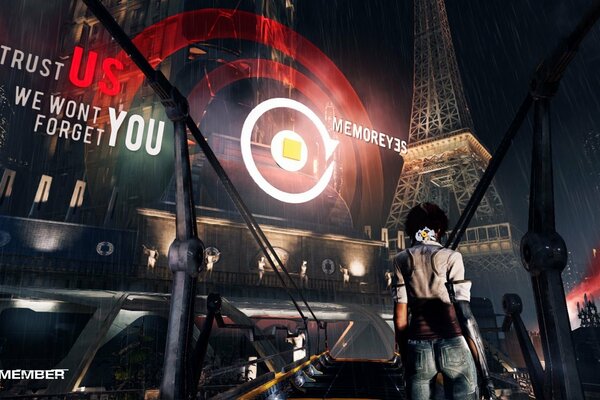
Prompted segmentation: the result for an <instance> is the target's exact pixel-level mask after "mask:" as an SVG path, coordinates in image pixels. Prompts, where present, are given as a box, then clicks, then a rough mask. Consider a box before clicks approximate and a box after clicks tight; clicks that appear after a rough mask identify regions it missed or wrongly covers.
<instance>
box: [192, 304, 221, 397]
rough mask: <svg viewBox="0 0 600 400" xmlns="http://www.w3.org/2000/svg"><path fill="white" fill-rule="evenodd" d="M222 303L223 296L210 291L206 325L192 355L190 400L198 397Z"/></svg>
mask: <svg viewBox="0 0 600 400" xmlns="http://www.w3.org/2000/svg"><path fill="white" fill-rule="evenodd" d="M221 303H222V301H221V296H220V295H219V294H217V293H210V294H209V295H208V297H207V298H206V319H205V320H204V326H203V327H202V332H200V337H198V341H197V342H196V347H195V348H194V354H193V356H192V364H193V365H192V368H191V370H190V374H191V377H190V382H191V387H190V389H191V390H190V392H189V394H188V400H193V399H195V398H196V394H197V392H198V381H199V380H200V375H202V367H203V366H204V358H205V357H206V350H207V349H208V339H210V333H211V331H212V326H213V322H214V321H215V315H216V314H217V313H220V312H221Z"/></svg>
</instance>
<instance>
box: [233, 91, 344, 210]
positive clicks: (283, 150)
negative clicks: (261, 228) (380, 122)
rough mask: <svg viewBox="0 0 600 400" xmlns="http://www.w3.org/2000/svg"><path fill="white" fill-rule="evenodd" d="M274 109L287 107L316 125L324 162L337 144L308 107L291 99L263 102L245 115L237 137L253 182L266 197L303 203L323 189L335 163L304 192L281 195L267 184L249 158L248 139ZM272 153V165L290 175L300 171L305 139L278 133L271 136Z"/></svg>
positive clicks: (249, 145) (287, 132)
mask: <svg viewBox="0 0 600 400" xmlns="http://www.w3.org/2000/svg"><path fill="white" fill-rule="evenodd" d="M275 108H290V109H292V110H295V111H298V112H299V113H302V114H304V115H305V116H306V117H307V118H308V119H309V120H310V121H311V122H312V123H313V124H314V125H315V127H316V128H317V131H318V132H319V135H320V136H321V139H322V140H323V144H324V149H325V159H326V160H329V159H330V158H331V157H332V156H333V152H334V151H335V149H336V147H337V145H338V144H339V142H338V141H337V140H334V139H332V138H331V137H329V133H328V132H327V128H326V127H325V125H324V124H323V121H321V119H319V117H318V116H317V115H316V114H315V113H314V112H313V111H312V110H311V109H310V108H308V107H306V106H305V105H304V104H302V103H299V102H297V101H295V100H292V99H285V98H275V99H269V100H266V101H263V102H262V103H260V104H259V105H257V106H256V107H255V108H254V109H253V110H252V111H250V114H248V117H247V118H246V120H245V121H244V125H243V126H242V134H241V136H240V146H241V149H242V159H243V160H244V164H245V165H246V169H247V170H248V173H249V174H250V176H251V177H252V179H253V180H254V182H256V184H257V185H258V186H259V187H260V188H261V189H262V190H264V191H265V192H266V193H267V194H269V195H270V196H272V197H274V198H276V199H277V200H280V201H283V202H286V203H293V204H298V203H306V202H307V201H310V200H312V199H314V198H315V197H317V196H318V195H319V194H321V193H322V192H323V190H325V188H326V187H327V185H328V184H329V181H330V180H331V177H332V176H333V171H334V169H335V162H334V161H332V162H331V163H330V164H329V167H327V169H326V170H325V172H324V173H323V176H321V179H319V181H318V182H317V183H316V184H315V186H313V187H312V188H310V189H309V190H307V191H305V192H301V193H289V192H284V191H283V190H280V189H277V188H276V187H275V186H273V185H272V184H271V183H269V182H268V181H267V180H266V179H265V178H264V176H263V175H262V174H261V173H260V171H259V170H258V167H257V166H256V162H255V161H254V157H253V156H252V144H251V138H252V130H253V129H254V126H255V125H256V122H257V121H258V119H259V118H260V117H261V116H262V115H263V114H264V113H266V112H267V111H270V110H273V109H275ZM271 154H272V155H273V158H274V159H275V162H277V164H278V165H279V166H280V167H281V168H283V169H285V170H287V171H291V172H295V171H298V170H300V169H302V167H304V165H305V164H306V161H307V159H308V150H307V146H306V142H305V140H304V139H303V138H302V137H301V136H300V135H299V134H298V133H296V132H294V131H289V130H284V131H281V132H279V133H277V134H276V135H275V137H273V140H272V141H271Z"/></svg>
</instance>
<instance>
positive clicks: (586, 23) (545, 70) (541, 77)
mask: <svg viewBox="0 0 600 400" xmlns="http://www.w3.org/2000/svg"><path fill="white" fill-rule="evenodd" d="M598 18H600V0H594V1H593V3H592V5H591V6H590V8H589V9H588V10H587V12H586V13H585V14H584V15H583V17H582V18H581V21H579V23H578V24H577V26H576V27H575V29H574V30H573V31H572V32H571V34H570V35H569V36H568V37H567V38H566V39H564V40H563V41H561V42H560V43H559V44H558V45H557V46H556V48H555V49H554V51H553V52H552V53H551V54H550V56H548V57H547V58H546V59H545V60H544V62H543V63H542V64H540V65H539V66H538V69H537V70H536V74H535V77H534V79H533V81H532V92H536V91H538V88H542V87H544V88H543V89H541V90H544V91H547V89H549V88H550V87H552V91H553V93H552V94H551V95H550V96H552V95H553V94H554V91H556V89H557V87H558V84H559V82H560V80H561V79H562V77H563V74H564V73H565V70H566V69H567V67H568V66H569V64H570V63H571V61H572V60H573V58H574V57H575V55H576V54H577V50H578V48H579V45H580V44H581V42H582V41H583V39H584V38H585V37H586V35H587V34H588V32H589V31H590V30H591V29H592V27H593V26H594V24H595V23H596V21H597V20H598ZM532 101H533V96H532V95H531V94H529V95H527V97H526V98H525V100H523V103H522V104H521V106H520V107H519V111H517V115H516V116H515V118H514V120H513V122H512V123H511V125H510V127H509V128H508V130H507V131H506V133H505V134H504V138H503V139H502V142H501V143H500V145H499V146H498V148H497V149H496V151H495V152H494V155H493V156H492V159H491V160H490V163H489V165H488V167H487V168H486V170H485V172H484V174H483V176H482V177H481V179H480V181H479V183H478V184H477V187H476V188H475V191H474V192H473V195H472V196H471V198H470V199H469V202H468V203H467V206H466V207H465V209H464V210H463V211H462V214H461V215H460V218H459V220H458V222H457V223H456V226H455V227H454V229H453V230H452V232H451V233H450V235H449V236H448V240H447V241H446V244H445V246H446V247H450V248H451V249H453V250H456V248H457V247H458V245H459V243H460V241H461V239H462V236H463V234H464V233H465V230H466V229H467V227H468V226H469V223H470V222H471V219H472V218H473V216H474V215H475V212H476V211H477V207H479V203H481V199H483V196H484V195H485V192H486V191H487V189H488V187H489V186H490V184H491V183H492V179H493V178H494V175H495V174H496V171H497V170H498V168H499V166H500V164H501V163H502V160H503V159H504V156H505V155H506V152H507V151H508V149H509V148H510V145H511V144H512V141H513V139H514V138H515V136H516V134H517V132H518V130H519V128H520V126H521V125H522V123H523V121H524V120H525V117H526V116H527V113H528V111H529V109H530V108H531V104H532Z"/></svg>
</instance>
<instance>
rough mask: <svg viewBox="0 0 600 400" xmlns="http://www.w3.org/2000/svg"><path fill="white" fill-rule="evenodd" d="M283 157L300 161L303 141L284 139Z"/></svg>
mask: <svg viewBox="0 0 600 400" xmlns="http://www.w3.org/2000/svg"><path fill="white" fill-rule="evenodd" d="M283 157H285V158H289V159H290V160H295V161H300V159H301V158H302V143H301V142H299V141H297V140H293V139H288V138H285V139H283Z"/></svg>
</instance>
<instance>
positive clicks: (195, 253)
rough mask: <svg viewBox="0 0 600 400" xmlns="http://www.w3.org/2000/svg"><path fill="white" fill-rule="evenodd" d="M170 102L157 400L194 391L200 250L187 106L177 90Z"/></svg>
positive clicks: (172, 399) (169, 399)
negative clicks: (167, 297)
mask: <svg viewBox="0 0 600 400" xmlns="http://www.w3.org/2000/svg"><path fill="white" fill-rule="evenodd" d="M171 98H172V99H173V102H172V104H173V105H170V106H167V107H165V108H166V111H167V116H168V117H169V119H170V120H171V121H173V124H174V128H175V143H174V147H175V183H176V188H177V189H176V190H177V191H176V237H175V240H174V241H173V243H172V244H171V246H170V247H169V269H171V271H172V272H173V286H172V290H171V308H170V311H169V325H168V330H167V343H166V347H165V360H164V366H163V378H162V382H161V387H160V397H161V399H163V400H182V399H185V398H187V397H188V395H189V393H191V392H192V391H193V390H194V389H193V388H192V386H193V379H191V376H190V373H189V371H191V370H193V369H192V367H193V365H192V362H193V357H191V355H192V332H193V324H194V300H195V295H196V280H197V277H198V271H199V269H200V266H201V265H202V255H203V252H204V246H203V245H202V242H201V241H200V240H199V239H198V233H197V229H196V215H195V211H194V204H193V194H192V173H191V169H190V159H189V154H188V144H187V134H186V129H185V119H186V117H187V115H188V105H187V101H186V99H185V98H184V97H183V96H182V95H181V93H179V91H177V89H174V90H173V93H172V96H171Z"/></svg>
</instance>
